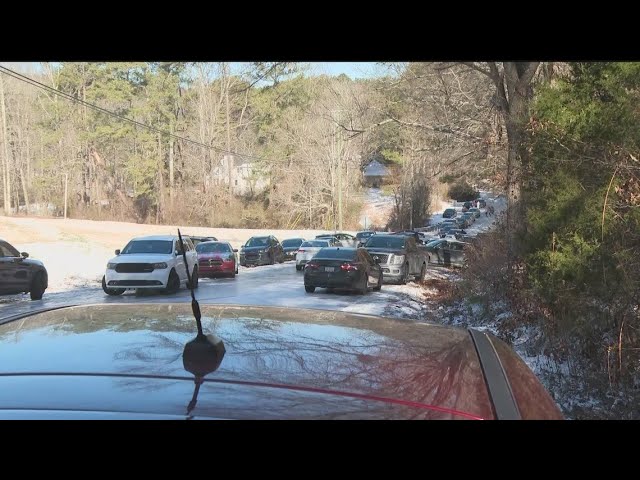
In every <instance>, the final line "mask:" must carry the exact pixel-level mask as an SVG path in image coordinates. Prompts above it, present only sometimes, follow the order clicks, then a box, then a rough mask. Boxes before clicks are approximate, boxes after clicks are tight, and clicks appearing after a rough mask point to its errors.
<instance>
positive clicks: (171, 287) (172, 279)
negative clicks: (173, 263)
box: [164, 268, 180, 294]
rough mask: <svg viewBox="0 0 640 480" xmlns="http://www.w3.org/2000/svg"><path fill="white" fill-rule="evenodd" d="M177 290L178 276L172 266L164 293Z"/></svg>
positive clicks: (178, 288)
mask: <svg viewBox="0 0 640 480" xmlns="http://www.w3.org/2000/svg"><path fill="white" fill-rule="evenodd" d="M178 290H180V277H179V276H178V274H177V273H176V271H175V270H174V269H173V268H172V269H171V272H169V279H168V280H167V286H166V288H165V289H164V293H167V294H171V293H176V292H177V291H178Z"/></svg>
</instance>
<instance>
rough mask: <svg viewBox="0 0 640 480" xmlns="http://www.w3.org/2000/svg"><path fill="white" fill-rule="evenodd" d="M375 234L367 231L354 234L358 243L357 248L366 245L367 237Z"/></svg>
mask: <svg viewBox="0 0 640 480" xmlns="http://www.w3.org/2000/svg"><path fill="white" fill-rule="evenodd" d="M375 234H376V232H373V231H368V230H366V231H362V232H358V233H356V240H357V241H358V245H357V246H358V247H362V246H364V244H365V243H367V240H369V237H370V236H371V235H375Z"/></svg>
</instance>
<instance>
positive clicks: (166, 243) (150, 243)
mask: <svg viewBox="0 0 640 480" xmlns="http://www.w3.org/2000/svg"><path fill="white" fill-rule="evenodd" d="M176 244H177V242H176ZM172 245H173V242H172V241H171V240H132V241H130V242H129V243H127V246H126V247H124V249H123V250H122V252H121V253H120V254H121V255H134V254H156V255H157V254H170V253H171V252H172V250H171V247H172Z"/></svg>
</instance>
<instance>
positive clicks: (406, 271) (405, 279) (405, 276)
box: [400, 265, 409, 285]
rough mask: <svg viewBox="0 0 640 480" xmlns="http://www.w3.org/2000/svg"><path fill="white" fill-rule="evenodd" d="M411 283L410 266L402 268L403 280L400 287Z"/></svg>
mask: <svg viewBox="0 0 640 480" xmlns="http://www.w3.org/2000/svg"><path fill="white" fill-rule="evenodd" d="M408 281H409V265H405V266H404V267H402V278H401V279H400V285H406V284H407V282H408Z"/></svg>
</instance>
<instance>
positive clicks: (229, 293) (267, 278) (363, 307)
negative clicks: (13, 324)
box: [0, 262, 446, 319]
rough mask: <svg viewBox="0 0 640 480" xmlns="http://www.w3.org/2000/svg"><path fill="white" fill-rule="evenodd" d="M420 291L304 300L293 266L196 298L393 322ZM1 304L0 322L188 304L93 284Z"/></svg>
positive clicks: (413, 308)
mask: <svg viewBox="0 0 640 480" xmlns="http://www.w3.org/2000/svg"><path fill="white" fill-rule="evenodd" d="M445 274H446V270H443V269H439V268H432V269H430V270H429V274H428V277H431V278H439V277H441V276H442V275H445ZM421 295H422V289H421V287H420V286H418V285H417V284H415V283H410V284H407V285H384V286H383V287H382V291H381V292H369V293H368V294H367V295H358V294H353V293H348V292H344V293H343V292H336V293H327V291H326V290H325V289H323V288H320V289H317V290H316V292H315V293H313V294H309V293H306V292H305V290H304V282H303V273H302V272H298V271H296V269H295V264H294V263H293V262H286V263H283V264H279V265H278V264H277V265H267V266H261V267H254V268H244V267H240V273H239V275H237V276H236V278H235V279H231V278H216V279H208V278H206V279H200V282H199V288H198V290H196V298H197V299H198V300H199V301H200V302H201V303H202V304H216V303H223V304H243V305H275V306H283V307H301V308H317V309H323V310H339V311H344V312H356V313H368V314H376V315H386V316H393V317H398V318H407V319H418V318H419V317H422V315H420V313H421V311H422V309H423V308H425V306H424V303H423V302H422V301H420V300H421V299H422V298H421ZM0 298H2V300H1V302H2V303H0V319H2V318H6V317H9V316H12V315H16V314H21V313H25V312H29V311H31V310H40V309H43V308H51V307H56V306H61V305H70V304H72V305H77V304H90V303H131V302H141V303H146V302H154V303H155V302H162V303H167V302H189V301H190V300H191V297H190V295H189V291H188V290H186V289H184V288H183V289H181V290H180V291H179V292H178V293H176V294H174V295H163V294H160V293H151V292H149V293H146V294H144V295H136V294H135V292H134V291H130V292H126V293H125V294H124V295H122V296H120V297H109V296H108V295H106V294H105V293H104V292H103V291H102V288H101V287H100V285H99V284H98V283H96V284H95V285H92V286H85V287H80V288H75V289H73V290H68V291H62V292H53V293H45V295H44V297H43V299H42V300H38V301H31V300H29V296H28V295H13V296H9V297H0Z"/></svg>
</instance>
